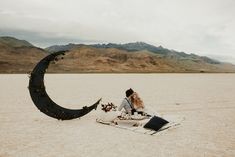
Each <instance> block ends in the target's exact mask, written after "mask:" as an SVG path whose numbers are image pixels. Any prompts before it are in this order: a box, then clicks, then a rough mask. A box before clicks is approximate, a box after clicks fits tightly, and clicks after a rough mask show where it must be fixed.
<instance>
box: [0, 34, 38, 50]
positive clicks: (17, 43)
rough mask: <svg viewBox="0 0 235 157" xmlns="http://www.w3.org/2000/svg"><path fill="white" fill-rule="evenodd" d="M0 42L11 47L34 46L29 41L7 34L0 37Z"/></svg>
mask: <svg viewBox="0 0 235 157" xmlns="http://www.w3.org/2000/svg"><path fill="white" fill-rule="evenodd" d="M0 44H6V45H8V46H11V47H23V46H25V47H34V46H33V45H32V44H31V43H29V42H28V41H26V40H19V39H16V38H14V37H9V36H3V37H0Z"/></svg>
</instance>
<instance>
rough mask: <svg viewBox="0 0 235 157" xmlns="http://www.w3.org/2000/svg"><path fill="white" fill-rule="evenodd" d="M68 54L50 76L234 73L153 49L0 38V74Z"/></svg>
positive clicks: (208, 60)
mask: <svg viewBox="0 0 235 157" xmlns="http://www.w3.org/2000/svg"><path fill="white" fill-rule="evenodd" d="M64 50H67V51H69V52H68V53H66V55H65V56H64V59H63V60H60V61H58V62H55V64H51V65H50V67H49V69H48V72H51V73H89V72H91V73H100V72H101V73H103V72H105V73H178V72H180V73H200V72H206V73H211V72H216V73H217V72H220V73H221V72H235V65H232V64H230V63H223V62H219V61H216V60H214V59H211V58H208V57H205V56H198V55H195V54H187V53H184V52H177V51H174V50H169V49H166V48H164V47H162V46H158V47H156V46H154V45H150V44H147V43H144V42H133V43H127V44H114V43H109V44H93V45H85V44H72V43H70V44H68V45H55V46H50V47H48V48H46V49H42V48H39V47H35V46H33V45H32V44H31V43H29V42H28V41H25V40H19V39H16V38H13V37H0V73H28V72H30V71H32V69H33V67H34V66H35V65H36V63H37V62H39V61H40V60H41V59H42V58H43V57H45V56H46V55H47V54H48V53H53V52H56V51H64Z"/></svg>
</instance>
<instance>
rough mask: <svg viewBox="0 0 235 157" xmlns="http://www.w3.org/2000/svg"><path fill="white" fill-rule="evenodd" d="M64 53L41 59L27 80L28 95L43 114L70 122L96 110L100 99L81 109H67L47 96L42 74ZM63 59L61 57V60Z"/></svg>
mask: <svg viewBox="0 0 235 157" xmlns="http://www.w3.org/2000/svg"><path fill="white" fill-rule="evenodd" d="M65 53H66V51H60V52H56V53H52V54H50V55H48V56H46V57H45V58H43V59H42V60H41V61H40V62H39V63H38V64H37V65H36V66H35V68H34V69H33V71H32V72H31V75H30V79H29V87H28V89H29V93H30V96H31V98H32V100H33V102H34V104H35V106H36V107H37V108H38V109H39V110H40V111H41V112H43V113H44V114H46V115H48V116H50V117H53V118H56V119H58V120H70V119H75V118H79V117H82V116H84V115H86V114H87V113H89V112H90V111H92V110H93V109H96V108H97V106H98V104H99V103H100V101H101V99H99V100H98V101H97V102H96V103H94V104H93V105H91V106H89V107H87V106H84V107H83V108H82V109H67V108H64V107H61V106H59V105H58V104H56V103H55V102H54V101H53V100H51V98H50V97H49V96H48V94H47V92H46V89H45V85H44V74H45V73H46V70H47V68H48V66H49V64H50V62H52V61H58V59H59V56H61V55H65ZM61 59H63V57H62V58H61Z"/></svg>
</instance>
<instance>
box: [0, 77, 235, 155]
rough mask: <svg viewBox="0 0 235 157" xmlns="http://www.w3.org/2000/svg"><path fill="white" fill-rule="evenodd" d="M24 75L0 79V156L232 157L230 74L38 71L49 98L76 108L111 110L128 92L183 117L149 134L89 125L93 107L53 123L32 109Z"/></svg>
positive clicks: (234, 116) (233, 86)
mask: <svg viewBox="0 0 235 157" xmlns="http://www.w3.org/2000/svg"><path fill="white" fill-rule="evenodd" d="M28 80H29V78H28V76H27V75H24V74H9V75H8V74H1V75H0V157H39V156H40V157H60V156H61V157H64V156H66V157H96V156H104V157H110V156H112V157H113V156H117V157H120V156H121V157H129V156H135V157H136V156H139V157H148V156H149V157H153V156H158V157H161V156H162V157H169V156H174V157H184V156H185V157H188V156H195V157H200V156H202V157H204V156H206V157H211V156H213V157H214V156H215V157H216V156H218V157H220V156H224V157H232V156H235V74H46V76H45V85H46V90H47V92H48V94H49V96H50V97H51V98H52V99H53V100H54V101H55V102H56V103H57V104H60V105H61V106H63V107H67V108H74V109H76V108H81V107H82V106H85V105H91V104H93V103H94V102H95V101H96V100H98V99H99V98H101V97H102V102H103V103H106V102H113V103H114V104H116V105H119V104H120V103H121V101H122V99H123V98H124V96H125V90H126V89H128V88H130V87H131V88H133V89H134V90H135V91H137V92H138V93H139V95H140V96H141V98H142V99H143V100H144V103H145V106H146V108H147V109H148V110H149V111H151V112H153V113H156V114H159V115H162V116H164V115H174V116H181V117H184V121H183V122H182V123H181V125H180V126H179V127H177V128H175V129H171V130H168V131H164V132H163V133H161V134H157V135H156V136H150V135H144V134H139V133H135V132H132V131H128V130H123V129H118V128H114V127H110V126H105V125H101V124H98V123H96V121H95V119H96V117H97V116H98V115H99V114H100V112H101V111H100V109H99V108H98V109H97V110H94V111H92V112H91V113H89V114H87V115H85V116H84V117H82V118H80V119H74V120H69V121H58V120H56V119H52V118H50V117H48V116H46V115H44V114H43V113H41V112H40V111H39V110H38V109H37V108H36V107H35V106H34V104H33V102H32V100H31V98H30V95H29V91H28V89H27V86H28Z"/></svg>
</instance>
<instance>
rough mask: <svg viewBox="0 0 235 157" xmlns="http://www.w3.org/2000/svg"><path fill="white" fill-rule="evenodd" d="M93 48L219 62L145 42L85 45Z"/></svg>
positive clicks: (54, 49)
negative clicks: (145, 52) (144, 52)
mask: <svg viewBox="0 0 235 157" xmlns="http://www.w3.org/2000/svg"><path fill="white" fill-rule="evenodd" d="M84 45H85V44H71V43H70V44H68V45H55V46H50V47H48V48H46V49H45V50H46V51H48V52H50V53H53V52H57V51H65V50H71V49H73V48H76V47H79V46H84ZM86 46H90V47H94V48H103V49H108V48H116V49H119V50H125V51H128V52H135V51H144V50H146V51H149V52H152V53H155V54H158V55H161V56H162V57H166V58H175V59H177V60H183V59H190V60H195V61H197V60H203V61H205V62H207V63H210V64H220V62H219V61H217V60H215V59H211V58H209V57H206V56H198V55H195V54H186V53H184V52H177V51H174V50H169V49H166V48H164V47H162V46H159V47H156V46H153V45H150V44H147V43H145V42H133V43H127V44H114V43H108V44H93V45H86Z"/></svg>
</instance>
